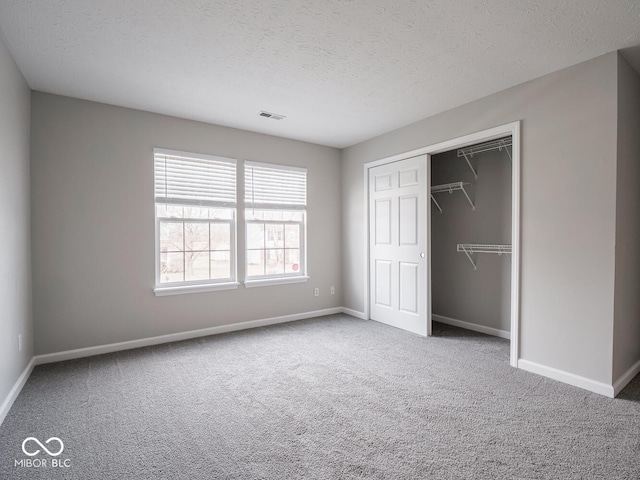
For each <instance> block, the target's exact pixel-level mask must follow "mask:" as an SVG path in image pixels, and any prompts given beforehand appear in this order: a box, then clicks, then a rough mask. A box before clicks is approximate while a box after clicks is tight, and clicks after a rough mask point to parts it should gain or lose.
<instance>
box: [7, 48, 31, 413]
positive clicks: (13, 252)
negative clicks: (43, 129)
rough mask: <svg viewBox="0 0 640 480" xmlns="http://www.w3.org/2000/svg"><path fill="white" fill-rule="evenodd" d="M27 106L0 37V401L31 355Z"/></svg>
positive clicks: (26, 96) (23, 87)
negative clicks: (0, 226)
mask: <svg viewBox="0 0 640 480" xmlns="http://www.w3.org/2000/svg"><path fill="white" fill-rule="evenodd" d="M29 108H30V91H29V87H28V86H27V83H26V82H25V81H24V79H23V78H22V75H21V74H20V72H19V71H18V68H17V67H16V65H15V63H14V62H13V59H12V58H11V56H10V55H9V52H8V50H7V49H6V47H5V45H4V43H3V42H2V40H1V39H0V152H2V155H0V172H2V173H1V174H0V218H1V219H2V236H1V237H0V241H2V261H1V262H0V404H1V403H2V402H3V401H4V399H5V398H6V396H7V394H8V393H9V391H10V390H11V388H12V387H13V385H14V384H15V382H16V380H17V379H18V377H19V376H20V373H21V372H22V371H23V370H24V368H25V367H26V366H27V363H28V362H29V360H30V359H31V356H32V355H33V324H32V317H31V263H30V243H31V240H30V233H29V232H30V221H29V219H30V214H29ZM19 334H22V336H23V349H22V352H18V335H19Z"/></svg>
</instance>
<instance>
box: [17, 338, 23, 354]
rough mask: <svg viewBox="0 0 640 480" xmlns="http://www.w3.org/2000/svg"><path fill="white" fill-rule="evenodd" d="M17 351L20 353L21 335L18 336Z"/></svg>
mask: <svg viewBox="0 0 640 480" xmlns="http://www.w3.org/2000/svg"><path fill="white" fill-rule="evenodd" d="M18 351H19V352H21V351H22V334H20V335H18Z"/></svg>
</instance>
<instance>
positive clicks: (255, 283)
mask: <svg viewBox="0 0 640 480" xmlns="http://www.w3.org/2000/svg"><path fill="white" fill-rule="evenodd" d="M307 281H309V277H307V276H304V277H281V278H264V279H261V280H245V282H244V286H245V288H253V287H267V286H270V285H286V284H288V283H305V282H307Z"/></svg>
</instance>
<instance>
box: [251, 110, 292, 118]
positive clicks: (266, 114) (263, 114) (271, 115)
mask: <svg viewBox="0 0 640 480" xmlns="http://www.w3.org/2000/svg"><path fill="white" fill-rule="evenodd" d="M258 115H259V116H261V117H264V118H270V119H271V120H282V119H283V118H286V117H285V116H284V115H280V114H278V113H271V112H265V111H264V110H263V111H261V112H260V113H259V114H258Z"/></svg>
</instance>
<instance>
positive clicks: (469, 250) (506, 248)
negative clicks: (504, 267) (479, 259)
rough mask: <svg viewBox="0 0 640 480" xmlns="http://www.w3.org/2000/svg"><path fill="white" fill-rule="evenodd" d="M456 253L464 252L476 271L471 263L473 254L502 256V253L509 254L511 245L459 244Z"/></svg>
mask: <svg viewBox="0 0 640 480" xmlns="http://www.w3.org/2000/svg"><path fill="white" fill-rule="evenodd" d="M457 250H458V252H464V254H465V255H466V256H467V258H468V259H469V261H470V262H471V265H473V269H474V270H477V269H478V266H477V265H476V262H474V261H473V258H471V255H472V254H474V253H497V254H498V255H502V254H503V253H511V245H490V244H482V243H459V244H458V248H457Z"/></svg>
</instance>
